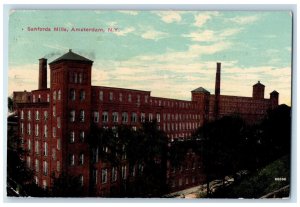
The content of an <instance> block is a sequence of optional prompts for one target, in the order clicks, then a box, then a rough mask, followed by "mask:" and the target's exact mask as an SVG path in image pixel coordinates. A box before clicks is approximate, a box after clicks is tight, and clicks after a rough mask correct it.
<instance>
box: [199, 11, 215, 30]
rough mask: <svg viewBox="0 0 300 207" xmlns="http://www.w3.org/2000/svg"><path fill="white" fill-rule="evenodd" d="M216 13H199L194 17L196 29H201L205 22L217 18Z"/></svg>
mask: <svg viewBox="0 0 300 207" xmlns="http://www.w3.org/2000/svg"><path fill="white" fill-rule="evenodd" d="M218 14H219V13H218V12H201V13H199V14H197V15H195V23H194V25H195V26H196V27H202V26H203V25H204V24H205V23H206V22H207V21H209V20H210V19H211V18H212V17H215V16H218Z"/></svg>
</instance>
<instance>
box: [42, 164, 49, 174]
mask: <svg viewBox="0 0 300 207" xmlns="http://www.w3.org/2000/svg"><path fill="white" fill-rule="evenodd" d="M43 173H44V175H47V174H48V163H47V161H44V162H43Z"/></svg>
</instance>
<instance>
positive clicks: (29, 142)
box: [27, 139, 31, 151]
mask: <svg viewBox="0 0 300 207" xmlns="http://www.w3.org/2000/svg"><path fill="white" fill-rule="evenodd" d="M27 148H28V151H30V150H31V140H30V139H28V143H27Z"/></svg>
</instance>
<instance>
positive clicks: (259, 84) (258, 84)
mask: <svg viewBox="0 0 300 207" xmlns="http://www.w3.org/2000/svg"><path fill="white" fill-rule="evenodd" d="M253 86H263V87H265V85H264V84H261V83H260V81H258V82H257V83H256V84H254V85H253Z"/></svg>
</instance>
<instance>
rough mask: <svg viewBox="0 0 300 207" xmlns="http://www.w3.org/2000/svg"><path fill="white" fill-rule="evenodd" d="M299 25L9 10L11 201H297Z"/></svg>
mask: <svg viewBox="0 0 300 207" xmlns="http://www.w3.org/2000/svg"><path fill="white" fill-rule="evenodd" d="M292 19H293V14H292V12H291V11H217V10H216V11H183V10H178V11H177V10H171V11H158V10H155V11H139V10H11V11H10V15H9V48H8V49H9V53H8V57H9V59H8V64H9V68H8V95H9V97H8V111H9V113H8V117H7V123H8V127H7V129H8V133H7V134H8V137H7V143H8V147H7V189H6V190H7V196H9V197H51V198H53V197H54V198H55V197H96V198H103V197H105V198H169V199H172V198H182V199H183V198H193V199H215V198H233V199H234V198H235V199H237V198H245V199H247V198H251V199H252V198H256V199H264V198H289V196H290V182H291V177H290V171H291V166H290V159H291V73H292V31H293V28H292V26H293V25H292Z"/></svg>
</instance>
